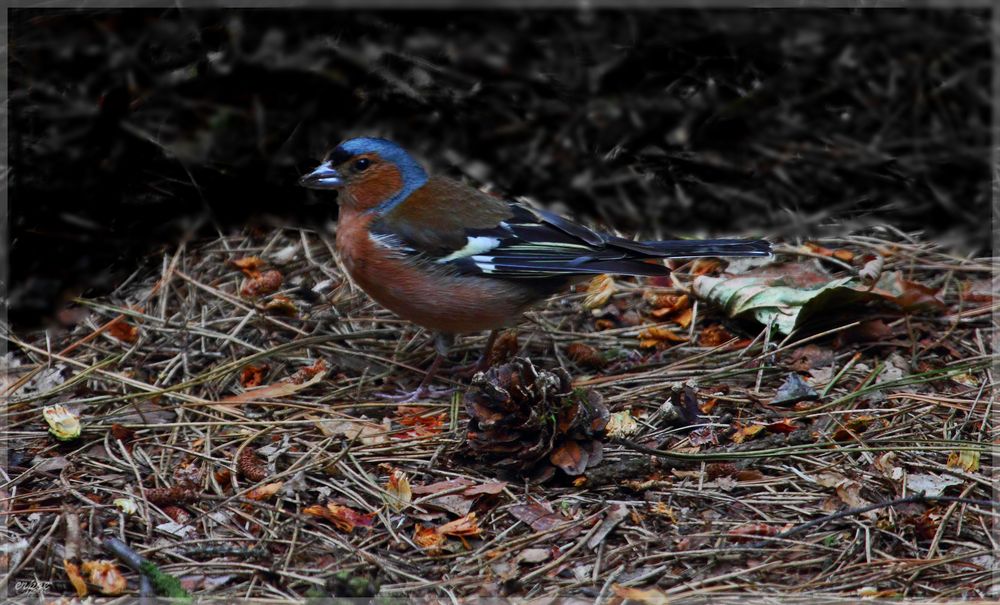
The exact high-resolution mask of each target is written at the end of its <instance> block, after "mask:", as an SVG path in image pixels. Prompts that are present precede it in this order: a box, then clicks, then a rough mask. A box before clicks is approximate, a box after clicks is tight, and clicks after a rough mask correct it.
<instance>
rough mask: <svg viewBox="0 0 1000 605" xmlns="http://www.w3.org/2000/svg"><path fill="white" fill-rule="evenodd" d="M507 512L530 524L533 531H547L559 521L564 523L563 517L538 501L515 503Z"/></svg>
mask: <svg viewBox="0 0 1000 605" xmlns="http://www.w3.org/2000/svg"><path fill="white" fill-rule="evenodd" d="M508 512H510V514H511V516H512V517H514V518H515V519H517V520H518V521H523V522H524V523H527V524H528V525H530V526H531V529H533V530H535V531H548V530H550V529H552V528H553V527H555V526H557V525H559V524H561V523H566V519H565V518H564V517H562V516H561V515H558V514H556V513H554V512H552V511H550V510H549V509H547V508H545V507H544V506H542V505H541V504H539V503H538V502H532V503H531V504H516V505H514V506H512V507H510V509H509V511H508Z"/></svg>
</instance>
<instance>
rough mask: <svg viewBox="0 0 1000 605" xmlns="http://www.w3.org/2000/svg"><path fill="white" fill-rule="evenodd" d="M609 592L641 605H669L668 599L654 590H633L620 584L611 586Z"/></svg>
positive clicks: (657, 590) (660, 592)
mask: <svg viewBox="0 0 1000 605" xmlns="http://www.w3.org/2000/svg"><path fill="white" fill-rule="evenodd" d="M611 590H613V591H614V593H615V594H616V595H618V596H619V597H621V598H622V599H625V600H627V601H632V602H635V603H642V604H643V605H670V598H669V597H667V595H666V594H665V593H664V592H663V591H661V590H659V589H656V588H633V587H631V586H622V585H621V584H612V585H611Z"/></svg>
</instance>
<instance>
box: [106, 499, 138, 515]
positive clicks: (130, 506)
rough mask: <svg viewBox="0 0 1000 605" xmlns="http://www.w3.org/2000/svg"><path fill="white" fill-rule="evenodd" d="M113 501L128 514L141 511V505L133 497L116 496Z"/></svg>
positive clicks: (116, 506)
mask: <svg viewBox="0 0 1000 605" xmlns="http://www.w3.org/2000/svg"><path fill="white" fill-rule="evenodd" d="M111 503H112V504H114V505H115V508H117V509H118V510H120V511H122V513H124V514H126V515H134V514H136V513H137V512H139V505H138V504H136V503H135V500H133V499H132V498H115V499H114V500H113V501H112V502H111Z"/></svg>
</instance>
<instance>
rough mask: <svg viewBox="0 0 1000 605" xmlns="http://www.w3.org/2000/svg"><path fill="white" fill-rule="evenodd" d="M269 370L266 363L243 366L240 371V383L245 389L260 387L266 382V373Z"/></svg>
mask: <svg viewBox="0 0 1000 605" xmlns="http://www.w3.org/2000/svg"><path fill="white" fill-rule="evenodd" d="M265 372H267V366H266V365H259V366H255V365H250V366H246V367H245V368H243V370H242V371H241V372H240V384H241V385H243V388H245V389H252V388H253V387H258V386H260V385H261V383H263V382H264V373H265Z"/></svg>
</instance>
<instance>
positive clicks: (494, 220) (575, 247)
mask: <svg viewBox="0 0 1000 605" xmlns="http://www.w3.org/2000/svg"><path fill="white" fill-rule="evenodd" d="M371 233H372V237H373V238H374V239H375V241H376V242H377V243H379V244H380V245H383V246H386V247H390V248H394V249H395V250H396V251H398V252H400V253H402V254H407V255H414V256H418V257H420V258H422V259H425V260H427V261H429V262H432V263H436V264H439V265H442V266H446V267H450V268H452V269H454V270H456V271H458V272H460V273H463V274H471V275H484V276H489V277H494V278H505V279H545V278H553V277H565V276H570V275H588V274H600V273H618V274H623V275H666V274H668V273H669V270H668V269H667V268H666V267H665V266H663V264H662V263H659V262H655V263H650V262H647V261H648V260H649V259H658V258H669V257H693V256H715V255H721V256H756V255H760V254H768V253H769V251H770V248H769V246H768V245H767V243H766V242H747V241H745V240H700V241H684V240H680V241H666V242H637V241H632V240H626V239H623V238H620V237H615V236H613V235H608V234H605V233H599V232H597V231H594V230H592V229H588V228H587V227H584V226H582V225H578V224H576V223H573V222H571V221H569V220H567V219H565V218H562V217H561V216H559V215H556V214H553V213H551V212H546V211H544V210H539V209H535V208H528V207H526V206H523V205H520V204H516V203H511V202H507V201H504V200H501V199H498V198H495V197H493V196H490V195H488V194H486V193H482V192H480V191H478V190H476V189H473V188H471V187H468V186H466V185H463V184H461V183H457V182H456V181H451V180H447V179H440V178H434V179H431V180H430V181H428V183H427V184H426V185H424V187H422V188H421V189H419V190H417V191H416V192H414V193H413V194H411V195H410V197H409V198H407V200H406V201H404V202H403V203H401V204H400V205H399V206H397V207H396V208H394V209H393V210H392V211H391V212H389V213H387V214H386V215H385V216H382V217H380V218H379V220H377V221H375V222H374V223H373V224H372V228H371ZM765 248H766V251H765Z"/></svg>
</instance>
